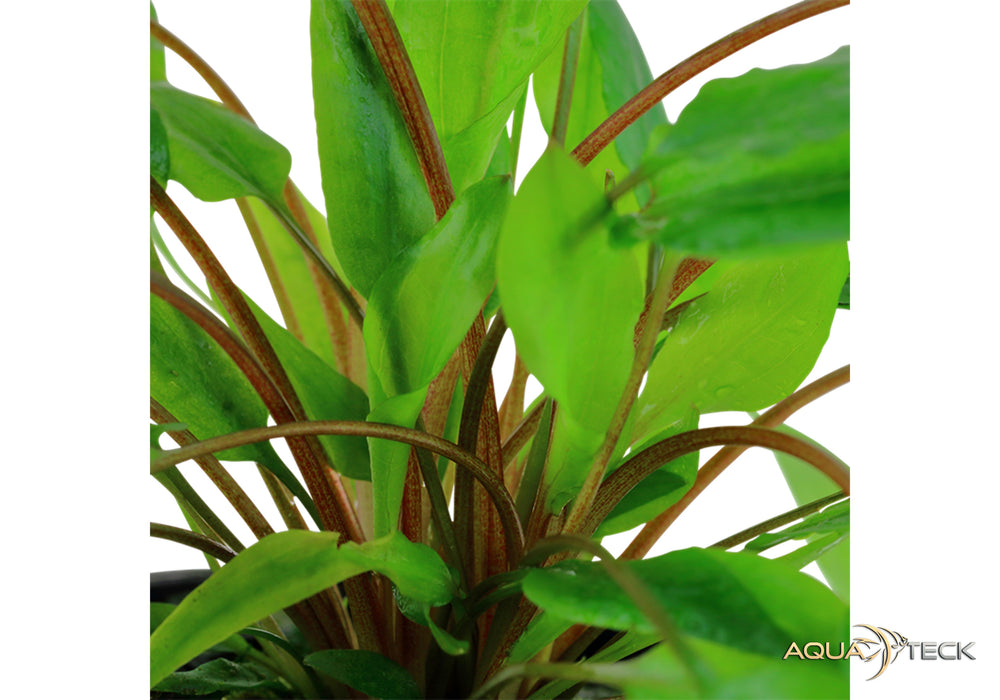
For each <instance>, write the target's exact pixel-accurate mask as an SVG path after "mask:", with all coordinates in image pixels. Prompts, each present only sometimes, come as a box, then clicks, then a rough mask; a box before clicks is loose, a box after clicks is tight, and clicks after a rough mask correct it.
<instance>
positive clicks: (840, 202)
mask: <svg viewBox="0 0 1000 700" xmlns="http://www.w3.org/2000/svg"><path fill="white" fill-rule="evenodd" d="M849 82H850V53H849V50H848V48H847V47H844V48H842V49H840V50H839V51H837V52H836V53H834V54H832V55H831V56H829V57H827V58H825V59H822V60H820V61H816V62H814V63H809V64H804V65H796V66H786V67H784V68H778V69H775V70H762V69H754V70H752V71H750V72H748V73H746V74H744V75H742V76H739V77H737V78H727V79H721V80H714V81H712V82H709V83H707V84H706V85H705V86H704V87H703V88H702V89H701V91H700V92H699V94H698V96H697V97H696V98H695V99H694V100H693V101H692V102H691V103H690V104H689V105H688V106H687V107H686V108H685V109H684V111H683V112H682V113H681V115H680V117H679V118H678V120H677V123H676V124H675V125H673V126H669V125H668V126H664V127H660V128H659V129H658V130H657V132H656V133H655V134H654V136H653V139H652V145H651V147H650V154H649V155H648V156H647V164H646V167H647V168H648V169H649V170H650V171H657V174H656V175H655V177H654V178H653V189H654V191H655V196H654V198H653V202H652V204H651V205H650V207H649V208H648V209H647V210H646V211H645V212H644V215H645V216H646V217H647V218H648V219H662V222H661V226H660V230H659V233H658V234H656V239H657V240H658V241H659V242H660V243H662V244H663V245H665V246H667V247H669V248H672V249H674V250H678V251H682V252H686V253H693V254H700V255H711V256H720V255H741V256H756V255H760V254H762V253H767V252H768V251H773V250H776V249H778V250H780V249H782V248H788V247H789V246H792V245H799V244H816V243H824V242H831V241H846V240H847V239H848V236H849V208H850V206H849V205H850V194H849V192H850V153H849V151H850V146H849V141H850V107H849V92H850V89H849ZM841 282H843V280H841Z"/></svg>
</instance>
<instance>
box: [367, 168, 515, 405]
mask: <svg viewBox="0 0 1000 700" xmlns="http://www.w3.org/2000/svg"><path fill="white" fill-rule="evenodd" d="M511 195H512V191H511V182H510V178H509V177H503V176H501V177H495V178H490V179H488V180H484V181H482V182H480V183H478V184H476V185H475V186H473V187H471V188H469V189H468V190H466V191H465V192H463V193H462V194H461V195H460V196H459V197H458V199H456V200H455V202H454V204H452V206H451V208H450V209H449V210H448V212H447V213H446V214H445V215H444V217H442V219H441V220H440V221H439V222H438V223H437V224H436V225H435V226H434V228H432V229H431V230H430V231H429V232H428V233H427V234H426V235H425V236H423V237H422V238H421V239H420V240H419V241H417V242H416V243H415V244H413V245H412V246H410V247H409V248H407V249H406V250H405V251H404V252H403V253H402V254H401V255H400V256H399V257H397V258H396V260H395V261H394V262H393V263H392V265H391V266H390V267H389V268H388V269H387V270H386V271H385V274H384V275H382V277H381V279H379V281H378V283H377V284H376V285H375V287H374V289H373V290H372V294H371V297H370V299H369V303H368V310H367V313H366V315H365V327H364V338H365V349H366V352H367V355H368V365H369V367H370V368H371V370H372V371H374V372H375V374H376V375H377V376H378V379H379V382H380V384H381V386H382V388H383V390H384V391H385V392H386V394H387V395H389V396H394V395H397V394H407V393H410V392H412V391H416V390H418V389H422V388H424V387H426V386H427V385H428V384H429V383H430V382H431V380H433V379H434V377H436V376H437V374H438V373H439V372H440V371H441V370H442V369H443V368H444V366H445V364H446V363H447V362H448V359H449V358H450V357H451V356H452V354H453V353H454V351H455V348H457V347H458V346H459V344H460V343H461V342H462V339H463V338H464V337H465V335H466V334H467V333H468V331H469V327H470V326H471V325H472V322H473V320H474V319H475V318H476V315H477V314H478V313H479V311H480V309H482V308H483V304H484V303H485V302H486V298H487V297H488V296H489V294H490V291H491V290H492V288H493V286H494V268H495V260H496V240H497V235H498V233H499V231H500V224H501V222H502V221H503V218H504V214H505V213H506V211H507V206H508V204H509V203H510V199H511Z"/></svg>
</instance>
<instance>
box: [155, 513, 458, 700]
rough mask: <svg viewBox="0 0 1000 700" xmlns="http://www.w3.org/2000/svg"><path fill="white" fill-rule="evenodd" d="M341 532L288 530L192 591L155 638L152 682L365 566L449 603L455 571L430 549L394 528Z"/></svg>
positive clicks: (416, 594) (411, 591)
mask: <svg viewBox="0 0 1000 700" xmlns="http://www.w3.org/2000/svg"><path fill="white" fill-rule="evenodd" d="M338 537H339V535H337V534H336V533H332V532H308V531H304V530H289V531H286V532H278V533H275V534H272V535H268V536H267V537H265V538H263V539H262V540H260V541H259V542H257V543H256V544H254V545H252V546H251V547H248V548H247V549H245V550H244V551H242V552H240V554H238V555H237V556H236V557H235V558H234V559H232V560H231V561H230V562H229V563H227V564H226V565H225V566H223V567H222V568H221V569H220V570H219V571H217V572H215V573H214V574H213V575H212V576H211V577H209V578H208V579H207V580H206V581H205V582H204V583H203V584H201V585H200V586H199V587H198V588H196V589H195V590H194V591H192V592H191V593H190V594H189V595H188V596H187V597H186V598H185V599H184V601H183V602H181V603H180V604H179V605H178V606H177V609H176V610H175V611H174V613H173V614H172V615H170V616H169V617H168V618H167V619H166V620H164V621H163V623H162V624H161V625H160V626H159V627H158V628H157V629H156V631H155V632H154V633H153V635H152V637H150V642H149V645H150V683H151V685H156V683H158V682H159V681H160V680H161V679H163V678H164V677H166V676H167V674H169V673H170V672H171V671H173V670H174V669H175V668H177V667H178V666H180V665H181V664H183V663H185V662H186V661H188V660H189V659H191V658H193V657H194V656H196V655H197V654H198V653H200V652H201V651H203V650H204V649H207V648H208V647H210V646H212V645H213V644H215V643H217V642H220V641H222V640H223V639H225V638H227V637H228V636H229V635H231V634H233V633H235V632H238V631H239V630H241V629H242V628H244V627H246V626H248V625H251V624H253V623H254V622H255V621H257V620H259V619H260V618H262V617H265V616H267V615H270V614H271V613H273V612H276V611H278V610H281V609H282V608H285V607H287V606H289V605H292V604H293V603H296V602H298V601H300V600H302V599H303V598H306V597H308V596H311V595H314V594H315V593H318V592H319V591H321V590H323V589H324V588H327V587H329V586H333V585H335V584H337V583H339V582H340V581H343V580H345V579H347V578H350V577H352V576H356V575H357V574H360V573H363V572H365V571H377V572H378V573H381V574H383V575H384V576H386V577H387V578H389V579H390V580H391V581H392V582H393V583H394V584H395V585H396V586H397V587H398V588H399V589H400V591H401V592H402V593H403V594H404V595H407V596H408V597H410V598H414V599H416V600H419V601H423V602H426V603H427V604H429V605H443V604H445V603H447V602H448V601H450V600H451V597H452V594H453V592H454V582H453V581H452V578H451V573H450V572H449V570H448V567H447V566H445V564H444V562H443V561H441V558H440V557H438V555H437V554H436V553H435V552H434V550H432V549H430V548H429V547H427V546H425V545H419V544H414V543H412V542H410V541H409V540H407V539H406V538H405V537H403V535H401V534H398V533H394V534H393V535H390V536H388V537H383V538H381V539H378V540H372V541H369V542H366V543H364V544H362V545H357V544H355V543H352V542H348V543H346V544H344V545H342V546H340V547H339V548H338V547H337V539H338Z"/></svg>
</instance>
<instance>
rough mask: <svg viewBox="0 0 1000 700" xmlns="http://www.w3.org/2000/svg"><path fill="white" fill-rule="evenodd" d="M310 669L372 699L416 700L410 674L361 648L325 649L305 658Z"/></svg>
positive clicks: (387, 660) (415, 685)
mask: <svg viewBox="0 0 1000 700" xmlns="http://www.w3.org/2000/svg"><path fill="white" fill-rule="evenodd" d="M304 661H305V663H306V665H307V666H311V667H312V668H314V669H316V670H317V671H319V672H321V673H325V674H326V675H328V676H330V677H331V678H335V679H337V680H338V681H340V682H341V683H343V684H344V685H347V686H349V687H351V688H354V690H357V691H359V692H362V693H364V694H365V695H369V696H371V697H373V698H419V697H421V694H420V688H419V687H417V684H416V681H414V680H413V677H412V676H411V675H410V673H409V672H408V671H407V670H406V669H405V668H403V667H402V666H400V665H399V664H397V663H396V662H395V661H393V660H392V659H387V658H386V657H384V656H382V655H381V654H376V653H375V652H373V651H365V650H364V649H325V650H323V651H318V652H316V653H314V654H310V655H309V656H307V657H306V658H305V659H304Z"/></svg>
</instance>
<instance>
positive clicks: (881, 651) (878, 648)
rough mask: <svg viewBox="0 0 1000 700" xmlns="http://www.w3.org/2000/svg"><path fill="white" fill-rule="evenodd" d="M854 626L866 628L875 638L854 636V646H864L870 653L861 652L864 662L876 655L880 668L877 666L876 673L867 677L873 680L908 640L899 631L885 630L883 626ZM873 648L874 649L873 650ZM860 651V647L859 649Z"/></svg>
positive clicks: (883, 670)
mask: <svg viewBox="0 0 1000 700" xmlns="http://www.w3.org/2000/svg"><path fill="white" fill-rule="evenodd" d="M854 626H855V627H861V628H863V629H866V630H868V631H869V632H871V633H872V634H873V635H875V639H869V638H867V637H855V638H854V644H853V645H852V646H853V647H854V648H857V647H862V646H863V647H864V648H865V653H867V652H869V651H871V652H872V653H871V655H869V656H865V655H864V654H862V656H861V658H862V659H864V660H865V663H869V662H871V661H872V660H873V659H875V658H876V657H878V659H879V662H880V663H881V668H879V670H878V673H876V674H875V675H874V676H872V677H871V678H869V679H868V680H873V679H875V678H878V677H879V676H881V675H882V674H883V673H885V670H886V669H887V668H889V664H891V663H892V662H893V661H895V660H896V658H897V657H898V656H899V652H900V651H902V650H903V649H905V648H906V645H907V643H908V642H909V640H908V639H907V638H906V637H904V636H903V635H901V634H899V632H893V631H892V630H887V629H886V628H885V627H873V626H871V625H854ZM873 650H874V651H873ZM859 651H860V649H859Z"/></svg>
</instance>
